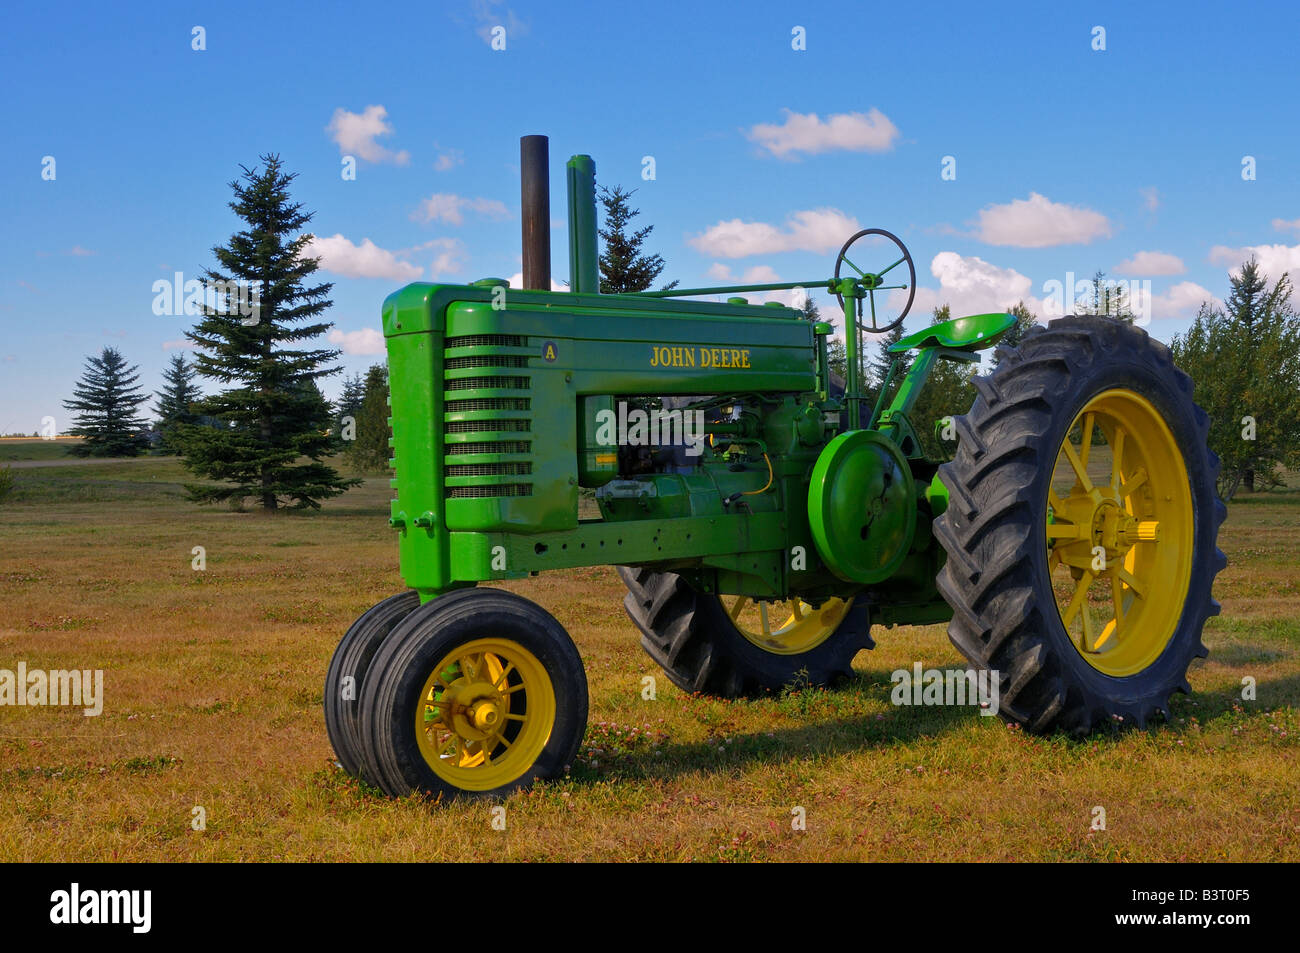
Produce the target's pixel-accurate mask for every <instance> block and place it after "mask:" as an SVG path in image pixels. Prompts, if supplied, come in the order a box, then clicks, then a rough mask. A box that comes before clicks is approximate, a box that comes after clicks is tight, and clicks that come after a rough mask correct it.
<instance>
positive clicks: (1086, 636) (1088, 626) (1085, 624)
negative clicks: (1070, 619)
mask: <svg viewBox="0 0 1300 953" xmlns="http://www.w3.org/2000/svg"><path fill="white" fill-rule="evenodd" d="M1079 622H1080V623H1081V624H1082V630H1083V634H1082V635H1081V636H1080V638H1082V640H1083V650H1084V651H1085V652H1096V651H1097V643H1096V642H1095V641H1093V636H1092V612H1091V611H1090V610H1089V609H1088V605H1087V600H1086V599H1085V600H1084V606H1083V612H1082V613H1081V614H1080V616H1079ZM1089 646H1091V648H1089Z"/></svg>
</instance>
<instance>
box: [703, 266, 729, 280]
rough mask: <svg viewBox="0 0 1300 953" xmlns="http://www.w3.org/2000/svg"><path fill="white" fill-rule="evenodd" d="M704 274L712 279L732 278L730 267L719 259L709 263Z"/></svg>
mask: <svg viewBox="0 0 1300 953" xmlns="http://www.w3.org/2000/svg"><path fill="white" fill-rule="evenodd" d="M704 274H705V276H706V277H709V278H712V279H713V280H714V281H731V280H732V277H731V269H730V268H728V267H727V266H726V265H724V264H723V263H722V262H720V261H715V262H714V263H713V264H711V265H709V270H708V271H706V272H705V273H704Z"/></svg>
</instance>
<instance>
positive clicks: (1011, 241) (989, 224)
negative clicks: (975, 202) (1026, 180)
mask: <svg viewBox="0 0 1300 953" xmlns="http://www.w3.org/2000/svg"><path fill="white" fill-rule="evenodd" d="M975 237H976V238H978V239H979V240H980V241H982V242H987V243H988V244H990V245H1010V246H1012V247H1014V248H1048V247H1050V246H1052V245H1075V244H1082V245H1086V244H1088V243H1089V242H1091V241H1092V240H1093V239H1096V238H1109V237H1110V222H1109V221H1108V220H1107V218H1106V216H1105V215H1102V214H1101V213H1100V212H1094V211H1092V210H1091V209H1086V208H1081V207H1079V206H1076V205H1064V204H1061V203H1059V202H1052V201H1050V200H1049V199H1047V198H1046V197H1045V196H1042V195H1039V194H1038V193H1037V192H1030V193H1029V198H1027V199H1015V200H1014V201H1012V202H1010V203H1009V204H1007V205H990V206H987V207H986V208H983V209H981V210H980V213H979V226H978V228H977V229H976V233H975Z"/></svg>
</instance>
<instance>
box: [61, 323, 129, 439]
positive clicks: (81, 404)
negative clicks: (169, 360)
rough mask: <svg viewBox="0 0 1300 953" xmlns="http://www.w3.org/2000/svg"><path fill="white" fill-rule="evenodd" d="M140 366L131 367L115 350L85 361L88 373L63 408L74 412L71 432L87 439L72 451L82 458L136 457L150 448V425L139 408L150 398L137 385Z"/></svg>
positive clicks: (108, 348) (108, 349) (109, 348)
mask: <svg viewBox="0 0 1300 953" xmlns="http://www.w3.org/2000/svg"><path fill="white" fill-rule="evenodd" d="M138 370H139V368H138V367H135V366H132V367H128V366H127V364H126V359H125V358H123V357H122V355H121V354H120V353H119V352H118V350H117V349H116V348H112V347H106V348H104V350H103V351H102V352H101V353H100V355H99V357H89V358H87V359H86V370H85V372H84V373H83V374H82V375H81V379H80V380H79V381H77V384H76V386H75V387H74V388H73V391H72V400H65V401H64V402H63V406H64V407H66V408H67V409H68V410H71V411H74V412H75V414H76V416H75V417H74V418H73V426H72V427H71V428H69V430H68V432H69V433H71V434H74V435H77V436H80V437H84V438H85V439H84V440H83V441H82V442H81V443H80V444H77V445H76V446H74V447H73V448H72V453H73V454H75V455H76V456H79V457H134V456H136V455H137V454H139V453H140V451H142V450H145V449H147V448H148V446H149V440H148V438H147V437H146V436H145V435H144V431H145V430H146V429H147V428H148V424H147V423H146V422H145V421H144V420H142V419H141V418H140V417H138V416H137V408H138V407H139V406H140V405H141V404H143V403H144V402H145V401H146V400H148V399H149V395H148V394H145V393H144V392H143V391H142V390H140V388H139V387H138V386H136V382H137V381H138V380H139V379H140V375H139V374H138V373H136V372H137V371H138Z"/></svg>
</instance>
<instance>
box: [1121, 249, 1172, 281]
mask: <svg viewBox="0 0 1300 953" xmlns="http://www.w3.org/2000/svg"><path fill="white" fill-rule="evenodd" d="M1115 271H1117V272H1118V273H1119V274H1121V275H1138V276H1139V277H1143V278H1150V277H1153V276H1156V275H1181V274H1182V273H1183V272H1185V271H1187V266H1186V265H1184V264H1183V260H1182V259H1181V258H1179V257H1178V256H1177V255H1169V254H1166V253H1165V252H1162V251H1140V252H1138V253H1137V254H1136V255H1134V256H1133V257H1132V258H1130V259H1129V260H1128V261H1122V262H1120V263H1119V264H1118V265H1116V266H1115Z"/></svg>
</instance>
